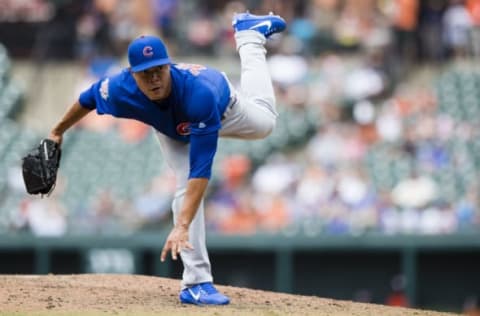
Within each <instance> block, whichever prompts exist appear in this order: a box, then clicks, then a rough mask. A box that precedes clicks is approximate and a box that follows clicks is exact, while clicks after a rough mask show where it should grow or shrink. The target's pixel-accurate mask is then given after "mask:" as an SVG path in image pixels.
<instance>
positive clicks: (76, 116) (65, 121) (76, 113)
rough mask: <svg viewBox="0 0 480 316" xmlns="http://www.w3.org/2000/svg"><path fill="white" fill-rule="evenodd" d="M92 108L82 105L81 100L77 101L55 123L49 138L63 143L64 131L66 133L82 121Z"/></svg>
mask: <svg viewBox="0 0 480 316" xmlns="http://www.w3.org/2000/svg"><path fill="white" fill-rule="evenodd" d="M90 111H91V109H87V108H85V107H83V106H81V105H80V102H78V101H77V102H75V103H74V104H73V105H72V106H71V107H70V108H69V109H68V110H67V112H66V113H65V114H64V115H63V117H62V119H61V120H60V121H59V122H58V123H57V124H56V125H55V127H54V128H53V129H52V131H51V132H50V135H49V136H48V138H50V139H51V140H53V141H55V142H57V143H58V144H61V143H62V138H63V133H65V132H66V131H67V130H68V129H69V128H70V127H72V125H74V124H75V123H77V122H78V121H80V120H81V119H82V118H83V117H84V116H85V115H87V114H88V113H89V112H90Z"/></svg>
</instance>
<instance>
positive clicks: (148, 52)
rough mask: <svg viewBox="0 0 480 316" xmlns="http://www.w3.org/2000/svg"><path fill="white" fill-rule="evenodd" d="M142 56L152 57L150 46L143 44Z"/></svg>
mask: <svg viewBox="0 0 480 316" xmlns="http://www.w3.org/2000/svg"><path fill="white" fill-rule="evenodd" d="M143 56H145V57H152V56H153V48H152V46H145V47H144V48H143Z"/></svg>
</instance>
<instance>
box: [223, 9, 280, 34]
mask: <svg viewBox="0 0 480 316" xmlns="http://www.w3.org/2000/svg"><path fill="white" fill-rule="evenodd" d="M232 26H233V28H234V29H235V32H238V31H245V30H255V31H257V32H260V33H262V34H263V35H264V36H265V37H269V36H270V35H272V34H274V33H280V32H282V31H283V30H285V28H286V27H287V23H286V22H285V20H284V19H283V18H282V17H281V16H279V15H273V13H271V12H270V14H269V15H253V14H250V13H249V12H246V13H238V14H235V15H234V16H233V21H232Z"/></svg>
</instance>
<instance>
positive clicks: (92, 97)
mask: <svg viewBox="0 0 480 316" xmlns="http://www.w3.org/2000/svg"><path fill="white" fill-rule="evenodd" d="M110 89H111V87H110V79H109V78H104V79H102V80H99V81H97V82H96V83H94V84H92V86H91V87H90V88H89V89H87V90H85V91H83V92H82V93H81V94H80V97H79V98H78V102H80V105H81V106H83V107H85V108H87V109H91V110H93V109H95V108H96V109H97V113H98V114H112V115H115V114H116V111H115V108H114V107H113V106H112V104H111V103H110V95H109V90H110Z"/></svg>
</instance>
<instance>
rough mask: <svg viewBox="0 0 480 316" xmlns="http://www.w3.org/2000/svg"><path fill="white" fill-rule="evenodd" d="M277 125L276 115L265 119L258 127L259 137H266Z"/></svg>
mask: <svg viewBox="0 0 480 316" xmlns="http://www.w3.org/2000/svg"><path fill="white" fill-rule="evenodd" d="M275 125H276V119H275V117H273V115H272V117H271V118H269V119H268V120H265V121H264V122H263V124H262V126H261V127H260V128H259V129H258V132H257V136H258V138H265V137H267V136H268V135H270V134H271V133H272V131H273V129H274V128H275Z"/></svg>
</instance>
